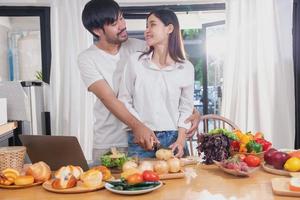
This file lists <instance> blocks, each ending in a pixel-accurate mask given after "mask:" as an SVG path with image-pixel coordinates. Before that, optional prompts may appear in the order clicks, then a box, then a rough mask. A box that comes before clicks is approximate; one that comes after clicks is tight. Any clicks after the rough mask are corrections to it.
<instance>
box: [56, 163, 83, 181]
mask: <svg viewBox="0 0 300 200" xmlns="http://www.w3.org/2000/svg"><path fill="white" fill-rule="evenodd" d="M82 173H83V170H82V168H81V167H79V166H73V165H68V166H63V167H61V168H59V169H58V170H57V171H56V172H55V178H61V177H65V176H68V175H73V176H74V177H75V178H76V179H77V180H79V179H80V176H81V174H82Z"/></svg>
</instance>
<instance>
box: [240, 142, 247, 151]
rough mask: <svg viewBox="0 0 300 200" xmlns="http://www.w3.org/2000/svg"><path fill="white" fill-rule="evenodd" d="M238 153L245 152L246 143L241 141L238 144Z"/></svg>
mask: <svg viewBox="0 0 300 200" xmlns="http://www.w3.org/2000/svg"><path fill="white" fill-rule="evenodd" d="M239 152H240V153H247V148H246V145H245V144H243V143H241V144H240V150H239Z"/></svg>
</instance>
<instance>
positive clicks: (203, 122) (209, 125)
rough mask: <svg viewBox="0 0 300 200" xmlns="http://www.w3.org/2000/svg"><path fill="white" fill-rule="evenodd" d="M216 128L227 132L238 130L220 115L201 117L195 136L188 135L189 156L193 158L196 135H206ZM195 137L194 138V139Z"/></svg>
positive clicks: (232, 123)
mask: <svg viewBox="0 0 300 200" xmlns="http://www.w3.org/2000/svg"><path fill="white" fill-rule="evenodd" d="M216 128H226V129H227V130H235V129H237V130H238V129H240V128H239V127H238V126H237V125H236V124H235V123H234V122H232V121H231V120H229V119H227V118H225V117H222V116H220V115H215V114H208V115H203V116H201V118H200V123H199V126H198V130H197V131H196V132H195V133H197V134H193V135H190V136H189V137H188V138H187V140H188V141H189V149H190V154H191V156H194V149H195V148H194V146H193V144H194V145H198V144H197V135H198V134H206V133H208V132H209V131H210V130H212V129H216ZM195 136H196V137H195Z"/></svg>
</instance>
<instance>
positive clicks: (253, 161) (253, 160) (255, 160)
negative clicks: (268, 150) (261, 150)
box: [244, 155, 260, 167]
mask: <svg viewBox="0 0 300 200" xmlns="http://www.w3.org/2000/svg"><path fill="white" fill-rule="evenodd" d="M244 162H245V163H246V164H247V165H248V166H249V167H257V166H259V165H260V158H259V157H257V156H254V155H248V156H246V158H245V160H244Z"/></svg>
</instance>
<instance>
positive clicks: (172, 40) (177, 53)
mask: <svg viewBox="0 0 300 200" xmlns="http://www.w3.org/2000/svg"><path fill="white" fill-rule="evenodd" d="M150 15H154V16H155V17H157V18H158V19H160V21H162V23H163V24H164V25H165V26H168V25H169V24H172V25H173V27H174V29H173V31H172V33H170V35H169V44H168V51H169V54H170V56H171V58H172V59H173V60H174V61H175V62H179V63H182V62H183V60H185V51H184V46H183V42H182V36H181V32H180V28H179V22H178V18H177V16H176V14H175V13H174V12H173V11H171V10H169V9H161V10H155V11H152V12H151V13H149V15H148V16H147V20H148V18H149V16H150ZM153 50H154V48H153V47H152V46H150V48H149V50H148V51H146V52H144V53H142V55H141V56H140V57H139V58H141V57H143V56H144V55H149V54H150V53H151V52H153Z"/></svg>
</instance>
